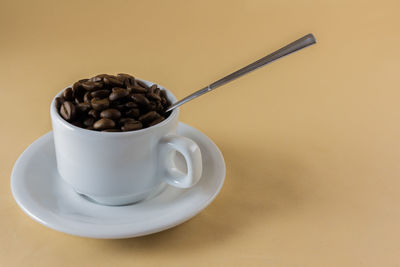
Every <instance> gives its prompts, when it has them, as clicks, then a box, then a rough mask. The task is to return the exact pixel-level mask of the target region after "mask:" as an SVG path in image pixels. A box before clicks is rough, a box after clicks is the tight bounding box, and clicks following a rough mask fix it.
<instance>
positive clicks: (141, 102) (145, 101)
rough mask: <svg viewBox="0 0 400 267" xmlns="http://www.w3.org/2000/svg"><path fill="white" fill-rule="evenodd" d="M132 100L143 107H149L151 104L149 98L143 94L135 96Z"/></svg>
mask: <svg viewBox="0 0 400 267" xmlns="http://www.w3.org/2000/svg"><path fill="white" fill-rule="evenodd" d="M131 98H132V100H133V101H134V102H136V103H138V104H139V105H141V106H148V105H149V103H150V101H149V100H148V99H147V97H146V96H145V95H142V94H133V95H132V96H131Z"/></svg>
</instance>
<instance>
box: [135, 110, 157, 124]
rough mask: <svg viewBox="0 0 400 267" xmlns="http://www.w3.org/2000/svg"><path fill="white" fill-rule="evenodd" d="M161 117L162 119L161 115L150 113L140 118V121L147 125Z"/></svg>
mask: <svg viewBox="0 0 400 267" xmlns="http://www.w3.org/2000/svg"><path fill="white" fill-rule="evenodd" d="M159 117H160V114H158V113H157V112H155V111H150V112H147V113H146V114H144V115H142V116H140V117H139V121H141V122H143V123H145V124H147V123H150V122H152V121H154V120H155V119H158V118H159Z"/></svg>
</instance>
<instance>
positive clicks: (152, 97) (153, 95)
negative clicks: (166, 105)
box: [146, 93, 161, 101]
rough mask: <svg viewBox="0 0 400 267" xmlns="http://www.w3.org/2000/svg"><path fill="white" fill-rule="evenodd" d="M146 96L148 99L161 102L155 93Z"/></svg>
mask: <svg viewBox="0 0 400 267" xmlns="http://www.w3.org/2000/svg"><path fill="white" fill-rule="evenodd" d="M146 96H147V97H148V98H150V99H153V100H156V101H161V97H160V96H159V95H157V94H155V93H148V94H147V95H146Z"/></svg>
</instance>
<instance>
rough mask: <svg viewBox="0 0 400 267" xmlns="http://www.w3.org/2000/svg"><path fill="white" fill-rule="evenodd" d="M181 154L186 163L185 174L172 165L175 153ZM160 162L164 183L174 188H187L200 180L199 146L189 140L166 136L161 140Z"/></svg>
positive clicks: (181, 137)
mask: <svg viewBox="0 0 400 267" xmlns="http://www.w3.org/2000/svg"><path fill="white" fill-rule="evenodd" d="M176 151H178V152H179V153H181V154H182V155H183V157H184V159H185V161H186V166H187V173H183V172H182V171H180V170H179V169H178V168H176V166H175V163H174V155H175V152H176ZM160 162H161V163H163V166H164V168H163V170H164V172H163V174H162V175H163V176H164V179H165V181H166V182H167V183H168V184H170V185H172V186H175V187H179V188H189V187H192V186H194V185H195V184H196V183H197V182H198V181H199V180H200V178H201V173H202V159H201V151H200V148H199V146H198V145H197V144H196V143H195V142H194V141H193V140H191V139H189V138H186V137H183V136H178V135H167V136H165V137H164V138H163V139H162V140H161V153H160Z"/></svg>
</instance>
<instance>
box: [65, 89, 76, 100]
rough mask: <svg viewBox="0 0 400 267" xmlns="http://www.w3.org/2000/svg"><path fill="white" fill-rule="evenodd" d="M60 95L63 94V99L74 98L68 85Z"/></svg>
mask: <svg viewBox="0 0 400 267" xmlns="http://www.w3.org/2000/svg"><path fill="white" fill-rule="evenodd" d="M62 95H63V97H64V99H65V100H67V101H72V100H73V99H74V94H73V93H72V88H71V87H68V88H67V89H65V90H64V92H63V94H62Z"/></svg>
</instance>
